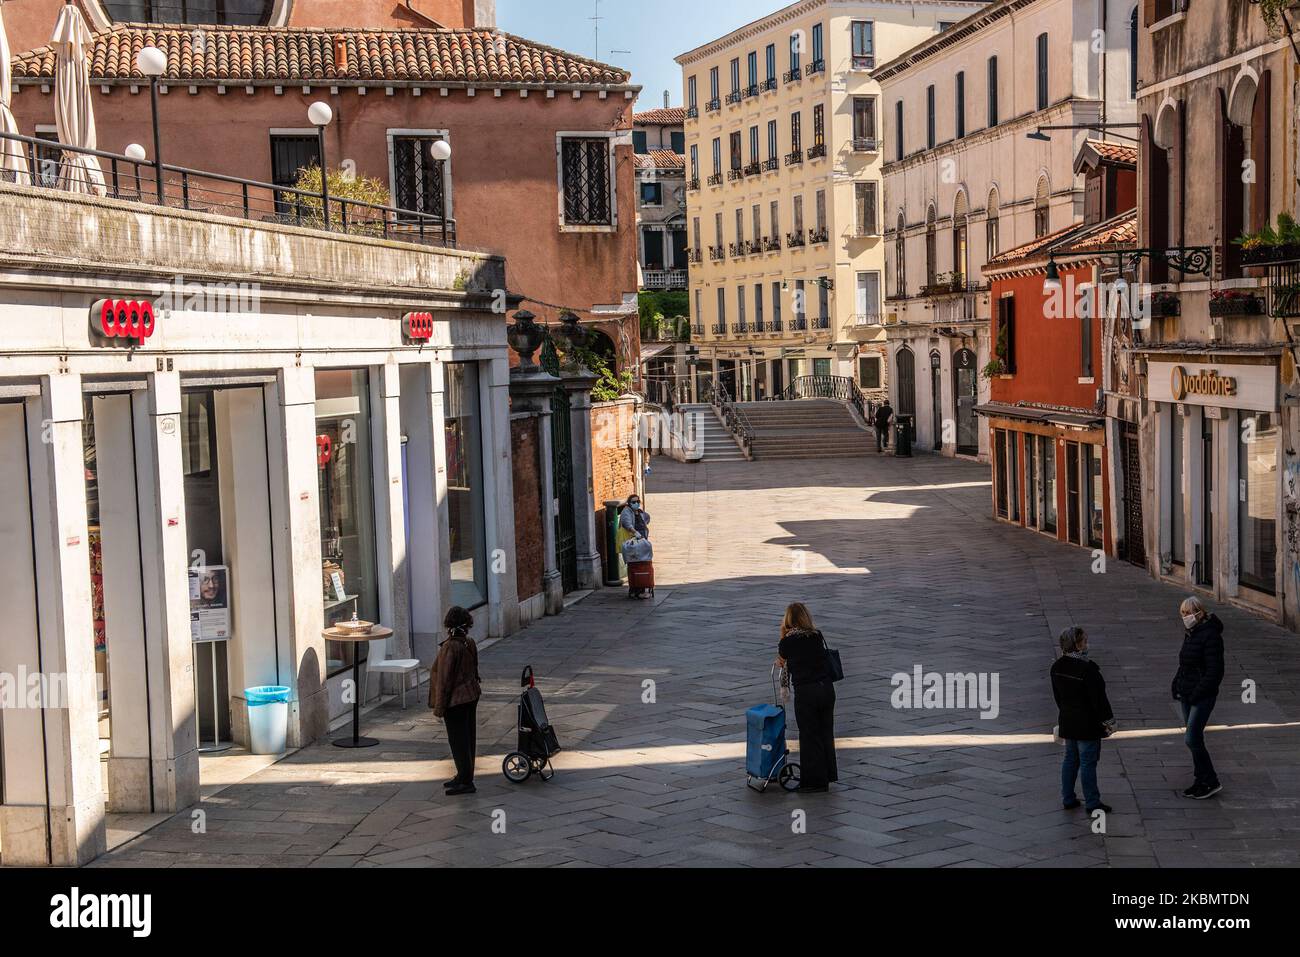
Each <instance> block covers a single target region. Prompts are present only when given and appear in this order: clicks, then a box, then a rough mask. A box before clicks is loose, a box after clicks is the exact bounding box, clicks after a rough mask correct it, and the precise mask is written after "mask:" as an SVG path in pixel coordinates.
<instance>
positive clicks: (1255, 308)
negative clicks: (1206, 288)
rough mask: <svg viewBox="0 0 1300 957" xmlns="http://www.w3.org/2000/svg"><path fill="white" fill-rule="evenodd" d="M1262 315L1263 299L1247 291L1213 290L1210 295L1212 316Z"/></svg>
mask: <svg viewBox="0 0 1300 957" xmlns="http://www.w3.org/2000/svg"><path fill="white" fill-rule="evenodd" d="M1263 314H1264V299H1263V297H1262V296H1259V295H1257V294H1256V293H1254V292H1251V291H1250V290H1247V289H1215V290H1214V291H1213V292H1211V293H1210V315H1212V316H1259V315H1263Z"/></svg>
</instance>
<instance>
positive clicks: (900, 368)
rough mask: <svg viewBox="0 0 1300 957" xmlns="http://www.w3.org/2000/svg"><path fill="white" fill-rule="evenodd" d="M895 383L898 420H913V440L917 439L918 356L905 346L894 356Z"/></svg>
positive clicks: (910, 430) (911, 430)
mask: <svg viewBox="0 0 1300 957" xmlns="http://www.w3.org/2000/svg"><path fill="white" fill-rule="evenodd" d="M894 365H895V368H894V373H895V376H896V379H895V381H896V382H897V383H898V409H897V416H898V418H903V417H904V416H906V417H907V418H909V419H910V420H911V429H909V432H911V436H912V439H913V440H915V439H916V355H915V354H914V353H913V352H912V350H911V349H909V348H908V347H907V346H903V347H902V348H901V349H899V350H898V352H897V353H896V354H895V356H894Z"/></svg>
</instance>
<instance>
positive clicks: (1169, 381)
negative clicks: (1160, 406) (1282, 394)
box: [1147, 360, 1277, 412]
mask: <svg viewBox="0 0 1300 957" xmlns="http://www.w3.org/2000/svg"><path fill="white" fill-rule="evenodd" d="M1147 398H1149V399H1152V400H1153V401H1156V402H1177V403H1181V404H1183V405H1208V406H1218V407H1220V408H1224V409H1245V410H1247V411H1250V412H1276V411H1277V366H1275V365H1242V364H1240V363H1219V362H1198V361H1196V360H1187V361H1185V362H1156V361H1154V360H1153V361H1150V362H1148V363H1147Z"/></svg>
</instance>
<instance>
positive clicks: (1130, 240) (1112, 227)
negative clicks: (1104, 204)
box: [984, 209, 1137, 270]
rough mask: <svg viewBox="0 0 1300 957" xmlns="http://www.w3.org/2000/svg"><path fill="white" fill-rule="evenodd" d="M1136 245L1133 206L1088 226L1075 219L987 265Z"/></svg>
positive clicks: (1084, 253)
mask: <svg viewBox="0 0 1300 957" xmlns="http://www.w3.org/2000/svg"><path fill="white" fill-rule="evenodd" d="M1135 245H1137V210H1136V209H1130V210H1129V211H1128V212H1126V213H1121V214H1120V215H1118V216H1115V217H1114V218H1112V219H1108V220H1106V221H1105V222H1102V223H1097V224H1095V225H1093V226H1087V227H1085V226H1084V225H1083V224H1082V223H1075V224H1074V225H1072V226H1067V227H1066V228H1065V229H1058V230H1057V231H1056V232H1054V233H1049V234H1048V235H1046V236H1042V237H1039V238H1038V239H1035V240H1033V241H1032V242H1028V243H1025V244H1024V245H1023V246H1017V247H1016V248H1015V249H1008V250H1007V251H1006V252H1004V253H999V254H998V255H997V256H994V257H993V258H992V259H990V260H989V261H988V262H987V263H986V264H985V266H984V268H985V269H986V270H987V269H997V268H999V267H1001V266H1013V265H1028V264H1030V263H1034V262H1037V261H1044V262H1045V261H1046V259H1047V257H1048V255H1049V253H1050V254H1051V255H1053V256H1059V257H1061V258H1063V259H1064V258H1066V257H1068V256H1082V255H1086V254H1088V253H1094V252H1104V251H1107V250H1111V249H1116V248H1123V247H1126V246H1127V247H1132V246H1135Z"/></svg>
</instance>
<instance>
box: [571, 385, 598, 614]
mask: <svg viewBox="0 0 1300 957" xmlns="http://www.w3.org/2000/svg"><path fill="white" fill-rule="evenodd" d="M561 379H562V381H563V383H564V388H565V389H566V390H568V393H569V416H570V418H569V427H570V432H571V439H572V449H573V510H574V515H573V528H574V533H575V536H576V539H577V551H578V587H579V588H599V587H600V584H601V579H602V577H603V576H602V574H601V567H600V566H601V562H600V550H599V548H598V546H597V542H598V539H597V538H596V497H595V480H594V477H593V472H592V452H593V450H594V443H593V442H592V436H591V387H592V386H593V385H595V384H596V378H595V376H593V375H592V374H591V373H589V372H588V371H587V370H586V369H581V368H579V369H577V370H567V369H566V370H561Z"/></svg>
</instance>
